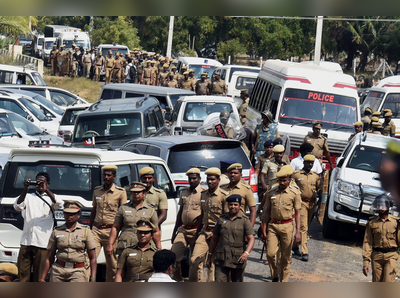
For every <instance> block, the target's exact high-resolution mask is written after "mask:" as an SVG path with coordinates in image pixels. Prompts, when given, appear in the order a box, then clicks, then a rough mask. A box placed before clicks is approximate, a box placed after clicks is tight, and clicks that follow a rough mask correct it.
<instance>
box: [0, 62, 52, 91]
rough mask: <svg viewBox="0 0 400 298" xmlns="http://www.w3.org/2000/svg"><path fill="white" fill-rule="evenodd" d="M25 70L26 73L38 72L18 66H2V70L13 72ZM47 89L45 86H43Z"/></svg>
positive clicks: (0, 66)
mask: <svg viewBox="0 0 400 298" xmlns="http://www.w3.org/2000/svg"><path fill="white" fill-rule="evenodd" d="M24 68H25V72H37V70H32V69H29V68H27V67H23V66H17V65H7V64H0V70H11V71H23V69H24ZM41 87H45V86H41Z"/></svg>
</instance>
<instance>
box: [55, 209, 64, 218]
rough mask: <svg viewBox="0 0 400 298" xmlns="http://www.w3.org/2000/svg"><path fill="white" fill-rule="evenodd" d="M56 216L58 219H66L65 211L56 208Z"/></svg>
mask: <svg viewBox="0 0 400 298" xmlns="http://www.w3.org/2000/svg"><path fill="white" fill-rule="evenodd" d="M54 216H55V217H56V219H64V211H62V210H56V211H54Z"/></svg>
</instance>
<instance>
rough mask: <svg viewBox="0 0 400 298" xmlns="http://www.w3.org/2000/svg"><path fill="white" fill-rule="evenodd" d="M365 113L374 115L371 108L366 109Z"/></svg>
mask: <svg viewBox="0 0 400 298" xmlns="http://www.w3.org/2000/svg"><path fill="white" fill-rule="evenodd" d="M364 112H368V113H371V114H372V110H371V109H370V108H365V110H364Z"/></svg>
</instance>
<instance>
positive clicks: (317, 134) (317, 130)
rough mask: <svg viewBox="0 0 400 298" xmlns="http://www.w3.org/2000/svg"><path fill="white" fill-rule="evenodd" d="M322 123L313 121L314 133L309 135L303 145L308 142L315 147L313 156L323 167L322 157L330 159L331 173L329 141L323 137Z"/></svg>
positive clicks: (330, 163) (330, 162)
mask: <svg viewBox="0 0 400 298" xmlns="http://www.w3.org/2000/svg"><path fill="white" fill-rule="evenodd" d="M321 128H322V123H320V122H318V121H313V127H312V129H313V132H312V133H311V134H308V135H307V136H306V137H305V138H304V141H303V143H305V142H308V143H310V144H311V145H313V146H314V150H313V152H312V154H313V155H314V156H315V157H316V158H317V159H318V160H319V161H320V162H321V165H322V155H325V157H326V158H327V159H328V162H329V166H330V169H331V171H332V170H333V164H332V158H331V154H330V153H329V149H328V140H327V139H326V138H325V137H324V136H322V135H321Z"/></svg>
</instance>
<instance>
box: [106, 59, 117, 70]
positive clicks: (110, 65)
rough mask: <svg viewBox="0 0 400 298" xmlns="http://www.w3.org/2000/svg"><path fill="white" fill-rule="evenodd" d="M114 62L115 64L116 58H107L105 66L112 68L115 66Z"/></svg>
mask: <svg viewBox="0 0 400 298" xmlns="http://www.w3.org/2000/svg"><path fill="white" fill-rule="evenodd" d="M114 62H115V59H114V57H109V56H107V57H106V62H105V66H106V67H107V68H111V67H113V66H114Z"/></svg>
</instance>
